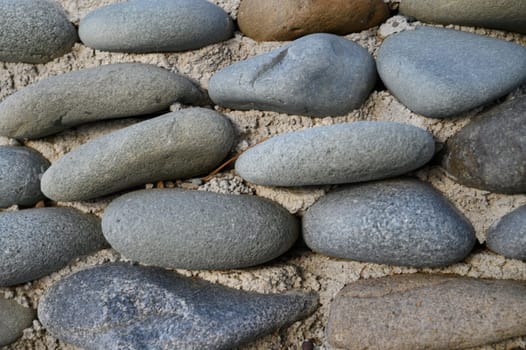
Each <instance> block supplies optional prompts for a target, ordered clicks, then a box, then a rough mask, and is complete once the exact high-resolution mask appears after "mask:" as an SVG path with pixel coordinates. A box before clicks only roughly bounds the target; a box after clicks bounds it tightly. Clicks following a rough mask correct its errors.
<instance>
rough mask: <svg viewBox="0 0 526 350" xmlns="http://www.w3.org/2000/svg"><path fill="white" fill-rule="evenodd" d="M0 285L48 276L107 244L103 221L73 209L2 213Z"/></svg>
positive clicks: (0, 229)
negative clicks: (101, 223) (101, 224)
mask: <svg viewBox="0 0 526 350" xmlns="http://www.w3.org/2000/svg"><path fill="white" fill-rule="evenodd" d="M0 247H2V249H0V287H6V286H12V285H16V284H20V283H25V282H29V281H32V280H35V279H37V278H40V277H43V276H46V275H48V274H50V273H52V272H54V271H57V270H58V269H61V268H62V267H64V266H66V265H67V264H68V263H69V262H70V261H71V260H73V259H75V258H76V257H78V256H81V255H86V254H89V253H92V252H94V251H97V250H100V249H103V248H105V247H106V241H105V240H104V236H103V235H102V232H101V228H100V221H99V219H97V218H96V217H95V216H92V215H88V214H83V213H81V212H80V211H78V210H76V209H73V208H41V209H26V210H21V211H13V212H3V213H0Z"/></svg>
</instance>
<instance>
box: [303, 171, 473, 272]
mask: <svg viewBox="0 0 526 350" xmlns="http://www.w3.org/2000/svg"><path fill="white" fill-rule="evenodd" d="M303 238H304V239H305V242H306V243H307V245H308V246H309V247H310V248H311V249H312V250H314V251H315V252H318V253H321V254H325V255H329V256H333V257H338V258H343V259H352V260H359V261H366V262H374V263H379V264H391V265H402V266H415V267H437V266H446V265H450V264H453V263H456V262H458V261H461V260H463V259H464V258H465V257H466V256H467V255H468V254H469V253H470V252H471V250H472V248H473V246H474V245H475V241H476V238H475V234H474V230H473V227H472V226H471V224H470V223H469V221H467V219H466V218H465V217H464V216H463V215H462V214H461V213H460V212H459V211H458V210H457V209H456V208H455V207H454V206H453V205H452V204H451V203H449V202H448V201H447V200H446V199H445V198H444V197H443V196H442V195H440V194H439V193H438V192H437V191H435V190H434V189H433V188H432V187H431V186H429V185H427V184H426V183H424V182H421V181H418V180H413V179H396V180H386V181H378V182H373V183H366V184H359V185H353V186H347V187H343V188H341V189H338V190H336V191H334V192H331V193H329V194H328V195H326V196H325V197H322V198H321V199H320V200H319V201H318V202H316V203H315V204H314V205H313V206H312V207H310V208H309V209H308V210H307V212H306V213H305V216H304V217H303Z"/></svg>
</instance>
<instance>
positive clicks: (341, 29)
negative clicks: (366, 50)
mask: <svg viewBox="0 0 526 350" xmlns="http://www.w3.org/2000/svg"><path fill="white" fill-rule="evenodd" d="M388 15H389V9H388V8H387V5H386V4H385V3H384V1H383V0H373V1H371V0H353V1H348V0H332V1H330V2H327V1H324V0H315V1H312V0H265V1H261V0H242V1H241V3H240V5H239V11H238V15H237V21H238V24H239V28H240V30H241V31H242V32H243V34H245V35H247V36H249V37H251V38H253V39H256V40H259V41H269V40H278V41H285V40H294V39H296V38H299V37H301V36H303V35H306V34H311V33H334V34H339V35H345V34H349V33H352V32H359V31H362V30H364V29H367V28H370V27H374V26H376V25H378V24H380V23H382V22H383V21H385V20H386V19H387V17H388Z"/></svg>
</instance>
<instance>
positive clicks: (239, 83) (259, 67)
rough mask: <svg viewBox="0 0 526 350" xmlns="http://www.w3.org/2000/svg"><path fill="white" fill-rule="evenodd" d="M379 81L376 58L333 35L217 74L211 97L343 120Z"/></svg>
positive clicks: (301, 41)
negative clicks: (338, 116) (341, 118)
mask: <svg viewBox="0 0 526 350" xmlns="http://www.w3.org/2000/svg"><path fill="white" fill-rule="evenodd" d="M376 80H377V73H376V68H375V63H374V59H373V58H372V56H371V55H370V54H369V53H368V52H367V50H366V49H364V48H363V47H361V46H360V45H358V44H356V43H354V42H352V41H350V40H347V39H344V38H342V37H339V36H337V35H333V34H312V35H308V36H305V37H303V38H301V39H297V40H295V41H293V42H292V43H290V44H287V45H285V46H283V47H281V48H278V49H276V50H273V51H271V52H269V53H266V54H263V55H259V56H256V57H253V58H249V59H247V60H245V61H241V62H238V63H235V64H233V65H231V66H229V67H226V68H224V69H222V70H220V71H219V72H217V73H216V74H215V75H214V76H213V77H212V79H211V80H210V83H209V88H208V89H209V94H210V97H211V98H212V100H213V101H214V102H215V103H217V104H218V105H220V106H224V107H228V108H232V109H244V110H246V109H259V110H269V111H276V112H282V113H289V114H300V115H307V116H329V115H345V114H347V113H349V112H350V111H351V110H353V109H356V108H358V107H360V106H361V105H362V103H363V102H364V101H365V99H366V98H367V97H368V96H369V93H370V92H371V90H372V89H373V87H374V85H375V83H376Z"/></svg>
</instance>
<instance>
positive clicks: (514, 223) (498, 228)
mask: <svg viewBox="0 0 526 350" xmlns="http://www.w3.org/2000/svg"><path fill="white" fill-rule="evenodd" d="M486 244H487V245H488V248H489V249H491V250H493V251H494V252H497V253H499V254H502V255H504V256H506V257H509V258H513V259H521V260H526V206H522V207H519V208H517V209H515V210H514V211H512V212H511V213H509V214H506V215H505V216H504V217H502V218H501V219H500V220H498V221H497V222H495V224H493V226H492V227H490V229H489V232H488V236H487V238H486Z"/></svg>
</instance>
